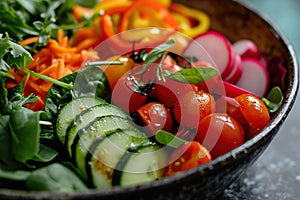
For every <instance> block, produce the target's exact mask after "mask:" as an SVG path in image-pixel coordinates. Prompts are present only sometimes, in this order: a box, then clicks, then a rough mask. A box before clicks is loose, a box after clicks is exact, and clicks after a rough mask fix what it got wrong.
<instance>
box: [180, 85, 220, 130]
mask: <svg viewBox="0 0 300 200" xmlns="http://www.w3.org/2000/svg"><path fill="white" fill-rule="evenodd" d="M214 111H215V99H214V97H213V96H212V95H211V94H209V93H207V92H205V91H203V90H199V91H188V92H186V93H185V94H184V95H182V96H181V99H180V100H179V101H177V102H176V103H175V105H174V117H175V119H176V121H177V122H178V123H179V124H180V125H181V126H184V127H187V128H197V127H198V125H199V122H200V120H201V119H202V118H204V117H205V116H207V115H208V114H210V113H212V112H214Z"/></svg>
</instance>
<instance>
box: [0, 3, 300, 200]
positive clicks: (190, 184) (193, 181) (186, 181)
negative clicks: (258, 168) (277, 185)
mask: <svg viewBox="0 0 300 200" xmlns="http://www.w3.org/2000/svg"><path fill="white" fill-rule="evenodd" d="M175 2H179V3H182V4H185V5H187V6H191V7H193V8H197V9H200V10H203V11H205V12H206V13H208V14H209V16H210V17H211V20H212V24H211V29H213V30H216V31H219V32H221V33H222V34H224V35H225V36H226V37H227V38H228V39H229V40H230V41H231V42H234V41H237V40H239V39H243V38H249V39H252V40H253V41H254V42H255V43H256V44H258V46H259V48H260V49H261V51H262V52H264V53H265V54H267V55H277V54H281V55H283V57H284V59H285V61H286V68H287V77H286V86H285V90H284V97H285V98H284V101H283V104H282V106H281V107H280V109H279V110H278V112H276V113H275V115H274V116H273V117H272V120H271V123H270V124H269V125H268V126H267V127H266V128H265V129H264V130H263V131H262V132H261V133H260V134H258V135H257V136H255V137H254V138H252V139H251V140H249V141H247V142H246V143H244V144H243V145H242V146H240V147H238V148H237V149H234V150H233V151H231V152H229V153H227V154H225V155H223V156H221V157H218V158H217V159H215V160H213V161H212V162H210V163H208V164H205V165H202V166H199V167H197V168H194V169H192V170H189V171H186V172H184V173H181V174H179V175H176V176H173V177H169V178H164V179H162V180H159V181H156V182H151V183H147V184H144V185H138V186H134V187H122V188H121V187H115V188H113V189H110V190H105V191H99V190H91V191H88V192H80V193H49V192H38V193H36V192H30V193H29V192H24V191H12V190H5V189H0V199H19V198H25V199H55V200H58V199H101V200H105V199H107V200H108V199H109V200H113V199H118V200H120V199H144V200H146V199H156V200H159V199H163V200H167V199H172V200H175V199H184V200H186V199H212V198H215V197H216V196H218V195H219V194H221V193H222V192H223V191H224V189H226V188H227V187H228V186H229V185H230V184H231V183H233V182H234V181H237V180H238V179H239V177H241V175H242V174H243V173H244V172H245V171H246V170H247V168H248V167H249V166H251V165H252V164H253V163H254V162H255V161H256V159H257V158H258V157H259V156H260V155H261V154H262V153H263V152H264V150H265V149H266V148H267V146H268V145H269V144H270V142H271V141H272V139H273V138H274V136H275V135H276V134H277V132H278V131H279V130H280V127H281V126H282V124H283V123H284V121H285V120H286V118H287V116H288V114H289V112H290V111H291V109H292V107H293V104H294V101H295V98H296V94H297V90H298V66H297V61H296V56H295V53H294V50H293V48H292V46H291V44H290V43H289V41H288V40H287V39H286V37H285V36H284V35H283V34H282V32H281V31H280V30H279V29H278V28H277V27H276V26H275V25H274V24H273V23H272V22H271V21H270V20H269V19H267V18H266V17H265V16H264V15H263V14H262V13H259V12H258V11H257V10H255V9H254V8H253V7H252V6H251V5H249V4H248V3H246V2H244V1H231V0H201V1H197V0H189V1H186V0H175ZM271 78H272V77H271Z"/></svg>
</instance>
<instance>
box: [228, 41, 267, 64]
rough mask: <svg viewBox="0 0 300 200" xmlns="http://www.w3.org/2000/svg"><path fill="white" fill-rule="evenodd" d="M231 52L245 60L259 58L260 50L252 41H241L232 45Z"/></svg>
mask: <svg viewBox="0 0 300 200" xmlns="http://www.w3.org/2000/svg"><path fill="white" fill-rule="evenodd" d="M232 50H233V52H235V53H236V54H239V55H240V56H241V58H242V59H245V58H248V57H250V58H257V59H259V58H260V55H261V53H260V50H259V48H258V47H257V46H256V44H255V43H254V42H253V41H252V40H248V39H243V40H239V41H237V42H235V43H233V44H232Z"/></svg>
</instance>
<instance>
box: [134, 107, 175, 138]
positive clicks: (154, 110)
mask: <svg viewBox="0 0 300 200" xmlns="http://www.w3.org/2000/svg"><path fill="white" fill-rule="evenodd" d="M137 113H138V115H139V117H140V118H141V120H142V122H143V124H144V125H146V129H147V130H149V131H147V132H150V133H149V136H153V135H154V134H155V133H156V131H158V130H165V131H171V129H172V126H173V120H172V117H171V114H170V110H169V109H168V108H166V107H165V105H163V104H161V103H158V102H150V103H148V104H145V105H143V106H141V107H139V108H138V109H137Z"/></svg>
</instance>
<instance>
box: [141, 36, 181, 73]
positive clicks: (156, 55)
mask: <svg viewBox="0 0 300 200" xmlns="http://www.w3.org/2000/svg"><path fill="white" fill-rule="evenodd" d="M174 44H175V41H174V40H173V39H171V40H168V41H167V42H166V43H163V44H160V45H158V46H157V47H155V48H154V49H152V50H151V51H150V52H149V54H147V56H146V57H145V60H144V64H143V66H142V69H141V70H140V71H138V72H136V74H142V73H144V72H145V71H146V69H147V67H148V66H149V65H151V64H153V63H155V62H156V61H157V60H159V59H161V58H163V56H164V54H165V51H166V50H167V49H169V48H171V47H172V46H174Z"/></svg>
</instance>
